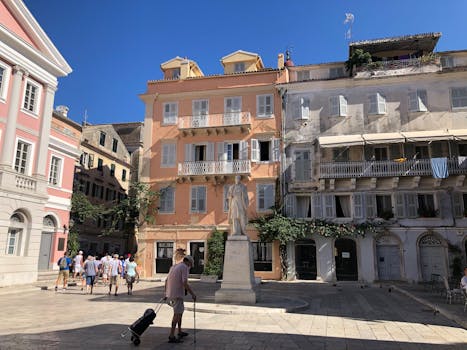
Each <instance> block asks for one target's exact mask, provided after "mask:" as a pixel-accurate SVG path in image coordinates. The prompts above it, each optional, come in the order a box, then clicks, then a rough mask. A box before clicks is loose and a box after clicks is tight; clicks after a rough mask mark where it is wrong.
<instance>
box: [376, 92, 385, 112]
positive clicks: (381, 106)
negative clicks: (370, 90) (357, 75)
mask: <svg viewBox="0 0 467 350" xmlns="http://www.w3.org/2000/svg"><path fill="white" fill-rule="evenodd" d="M377 97H378V114H385V113H386V99H385V98H384V96H382V95H381V94H379V93H378V94H377Z"/></svg>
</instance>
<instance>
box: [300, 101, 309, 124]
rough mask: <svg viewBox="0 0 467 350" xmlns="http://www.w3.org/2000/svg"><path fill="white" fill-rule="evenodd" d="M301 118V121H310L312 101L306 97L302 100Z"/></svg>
mask: <svg viewBox="0 0 467 350" xmlns="http://www.w3.org/2000/svg"><path fill="white" fill-rule="evenodd" d="M300 117H301V119H305V120H308V119H310V99H309V98H306V97H302V98H300Z"/></svg>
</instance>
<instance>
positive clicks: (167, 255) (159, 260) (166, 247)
mask: <svg viewBox="0 0 467 350" xmlns="http://www.w3.org/2000/svg"><path fill="white" fill-rule="evenodd" d="M173 253H174V243H173V242H157V255H156V273H168V272H169V270H170V268H171V267H172V257H173Z"/></svg>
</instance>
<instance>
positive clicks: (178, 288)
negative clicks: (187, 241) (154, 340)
mask: <svg viewBox="0 0 467 350" xmlns="http://www.w3.org/2000/svg"><path fill="white" fill-rule="evenodd" d="M193 263H194V261H193V258H192V257H191V256H190V255H187V256H185V257H184V258H183V261H181V262H180V263H178V264H177V265H175V266H173V267H172V268H171V269H170V271H169V274H168V276H167V279H166V280H165V297H166V298H167V300H168V301H169V305H171V306H172V307H173V309H174V315H173V318H172V327H171V329H170V335H169V343H181V342H182V340H181V338H183V337H186V336H187V335H188V333H186V332H183V331H182V317H183V311H184V310H185V305H184V304H183V297H184V296H185V290H186V291H187V292H189V293H190V294H191V297H192V298H193V300H194V301H196V295H195V293H194V292H193V290H192V289H191V287H190V285H189V284H188V273H189V271H190V268H192V267H193ZM177 325H178V337H175V329H176V328H177Z"/></svg>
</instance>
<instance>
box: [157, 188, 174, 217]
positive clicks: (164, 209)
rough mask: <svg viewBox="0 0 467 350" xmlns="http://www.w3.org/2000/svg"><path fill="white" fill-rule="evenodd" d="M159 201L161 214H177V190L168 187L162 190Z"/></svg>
mask: <svg viewBox="0 0 467 350" xmlns="http://www.w3.org/2000/svg"><path fill="white" fill-rule="evenodd" d="M160 193H161V195H160V199H159V213H174V212H175V188H173V187H166V188H163V189H161V191H160Z"/></svg>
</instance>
